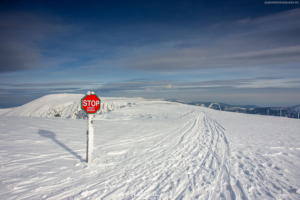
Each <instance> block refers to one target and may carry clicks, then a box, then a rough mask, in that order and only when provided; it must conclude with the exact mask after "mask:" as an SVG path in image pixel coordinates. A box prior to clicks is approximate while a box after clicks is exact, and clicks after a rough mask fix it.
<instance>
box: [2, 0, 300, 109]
mask: <svg viewBox="0 0 300 200" xmlns="http://www.w3.org/2000/svg"><path fill="white" fill-rule="evenodd" d="M299 19H300V6H299V4H298V3H297V2H294V4H292V3H291V2H290V3H289V4H266V3H265V1H256V0H254V1H248V0H244V1H238V2H235V1H176V0H174V1H7V2H6V3H5V2H1V5H0V26H1V28H0V105H1V106H2V107H7V106H9V105H22V104H24V103H27V102H29V101H32V100H34V99H36V98H38V97H41V96H43V95H46V94H53V93H81V94H85V93H86V91H87V90H93V91H95V92H96V93H97V94H98V96H100V97H101V96H122V97H124V96H126V97H137V96H139V97H145V98H165V99H184V100H192V101H215V102H222V103H228V104H239V105H246V104H255V105H258V106H293V105H297V104H300V78H299V75H300V66H299V64H300V37H299V36H300V21H299Z"/></svg>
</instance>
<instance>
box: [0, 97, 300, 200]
mask: <svg viewBox="0 0 300 200" xmlns="http://www.w3.org/2000/svg"><path fill="white" fill-rule="evenodd" d="M178 105H180V104H176V103H175V104H170V106H171V109H170V108H169V110H168V109H166V110H164V109H165V108H166V107H168V106H166V103H163V102H150V103H149V102H142V101H141V102H139V103H137V104H136V105H135V108H134V109H133V108H131V107H124V108H122V110H118V111H114V112H111V113H104V114H102V115H99V116H98V117H97V118H96V119H95V140H94V142H95V143H94V156H93V157H94V160H93V162H92V163H90V164H87V163H85V161H84V159H85V151H86V149H85V148H86V146H85V145H86V144H85V141H86V136H85V135H84V134H83V133H85V128H86V121H85V120H71V119H62V118H52V119H51V118H49V119H48V118H32V117H7V116H0V137H1V138H0V139H1V140H0V158H1V159H0V174H1V181H0V199H210V200H214V199H232V200H235V199H243V200H246V199H299V198H300V194H299V193H300V189H299V187H300V185H299V183H297V181H295V180H299V178H300V173H299V172H298V171H299V161H298V160H299V152H300V148H299V144H300V143H299V141H300V140H299V139H298V138H299V136H295V138H294V139H293V141H291V142H290V143H289V144H285V145H290V146H289V147H286V146H280V145H276V144H277V140H280V137H279V136H280V134H276V137H278V138H275V139H273V140H274V141H275V142H274V141H272V140H271V138H270V137H269V135H266V134H264V133H265V132H261V134H259V135H261V136H260V137H265V138H264V139H263V140H262V139H258V138H259V135H254V136H253V131H250V132H249V131H248V132H249V134H248V132H247V131H244V130H243V128H245V127H246V126H243V125H240V126H241V127H242V128H238V129H234V128H235V127H236V126H237V125H236V124H235V123H234V122H232V124H231V125H230V124H229V123H230V119H231V118H232V119H234V120H235V121H238V117H239V116H241V117H247V120H248V121H247V124H251V119H252V118H253V119H256V118H255V117H257V116H251V117H249V116H247V115H236V114H235V113H228V114H223V113H222V114H221V113H219V112H217V111H210V110H209V109H206V108H200V107H194V106H187V105H180V106H178ZM153 106H154V107H153ZM172 106H173V107H172ZM145 108H146V109H145ZM154 108H155V109H154ZM157 110H160V112H157ZM129 111H130V112H129ZM207 111H209V112H207ZM170 113H171V114H170ZM214 116H217V117H216V118H214ZM224 116H226V117H224ZM236 116H238V117H237V118H235V117H236ZM220 117H222V118H220ZM218 119H219V120H220V121H221V122H222V123H220V121H219V120H218ZM245 119H246V118H245ZM276 119H278V122H280V120H281V121H282V119H279V118H276ZM224 120H225V121H226V123H227V124H225V123H224ZM284 120H285V119H284ZM286 120H289V121H286V122H292V121H290V120H291V119H286ZM266 122H267V121H266ZM254 123H256V121H254ZM284 123H285V122H284ZM221 124H222V125H221ZM291 124H293V123H291ZM294 124H295V123H294ZM227 127H229V128H228V129H227ZM261 127H263V126H261ZM269 127H270V126H269ZM297 127H299V126H296V125H295V126H294V129H291V130H298V128H297ZM234 130H238V131H239V132H237V133H234ZM244 132H245V133H244ZM247 134H248V135H247ZM297 134H299V133H297V132H296V135H297ZM244 137H245V138H246V139H244ZM247 137H248V138H247ZM268 137H269V140H270V141H268ZM286 137H289V136H286ZM228 138H229V139H228ZM253 138H254V139H253ZM256 138H257V140H258V141H257V148H255V143H256V141H255V140H256ZM251 139H252V140H254V142H253V141H251ZM286 141H288V140H286ZM266 145H269V146H266ZM265 146H266V147H265ZM264 148H265V149H264ZM266 149H269V150H266ZM293 177H295V178H294V179H293Z"/></svg>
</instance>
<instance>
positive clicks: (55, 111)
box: [0, 94, 141, 119]
mask: <svg viewBox="0 0 300 200" xmlns="http://www.w3.org/2000/svg"><path fill="white" fill-rule="evenodd" d="M83 96H84V95H81V94H53V95H46V96H44V97H41V98H39V99H37V100H34V101H32V102H29V103H27V104H25V105H23V106H20V107H17V108H12V109H0V115H1V114H2V115H6V116H31V117H63V118H72V119H82V118H85V117H86V113H85V112H84V111H82V109H81V104H80V101H81V99H82V98H83ZM139 100H141V99H138V98H134V99H131V98H113V97H110V98H107V97H102V98H101V109H100V111H98V113H96V115H98V114H99V113H102V112H110V111H113V110H115V109H120V108H123V107H126V106H132V105H134V103H135V102H138V101H139Z"/></svg>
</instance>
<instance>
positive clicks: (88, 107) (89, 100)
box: [81, 91, 101, 163]
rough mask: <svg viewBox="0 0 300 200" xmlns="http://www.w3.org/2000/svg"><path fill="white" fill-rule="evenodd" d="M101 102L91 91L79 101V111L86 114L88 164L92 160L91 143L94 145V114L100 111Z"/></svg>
mask: <svg viewBox="0 0 300 200" xmlns="http://www.w3.org/2000/svg"><path fill="white" fill-rule="evenodd" d="M100 106H101V100H100V99H99V97H98V96H97V95H96V94H95V93H94V92H92V91H88V92H87V94H86V95H85V96H84V97H83V98H82V99H81V109H83V110H84V111H85V112H86V114H87V131H86V136H87V139H86V140H87V141H86V143H87V144H86V162H87V163H90V162H92V160H93V157H92V156H93V146H94V145H93V143H94V128H93V118H94V114H95V113H96V112H97V111H98V110H99V109H100Z"/></svg>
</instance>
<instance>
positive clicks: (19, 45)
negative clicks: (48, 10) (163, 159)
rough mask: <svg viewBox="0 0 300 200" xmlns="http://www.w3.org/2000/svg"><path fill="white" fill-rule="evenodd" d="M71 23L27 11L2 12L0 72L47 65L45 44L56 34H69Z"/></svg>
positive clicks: (0, 22) (0, 21) (0, 17)
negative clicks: (66, 23) (61, 22)
mask: <svg viewBox="0 0 300 200" xmlns="http://www.w3.org/2000/svg"><path fill="white" fill-rule="evenodd" d="M69 29H70V26H67V25H63V24H60V23H57V22H55V19H53V17H52V19H51V17H49V16H48V17H46V18H45V16H38V15H34V14H30V13H25V12H15V13H1V15H0V73H3V72H12V71H19V70H27V69H36V68H43V67H45V66H47V64H46V63H45V62H43V61H44V59H45V58H46V57H47V56H45V55H47V54H48V52H47V49H45V48H43V45H41V44H43V43H45V42H46V41H47V40H51V38H52V39H53V37H56V35H59V36H62V35H64V34H68V33H69V31H70V30H69Z"/></svg>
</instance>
